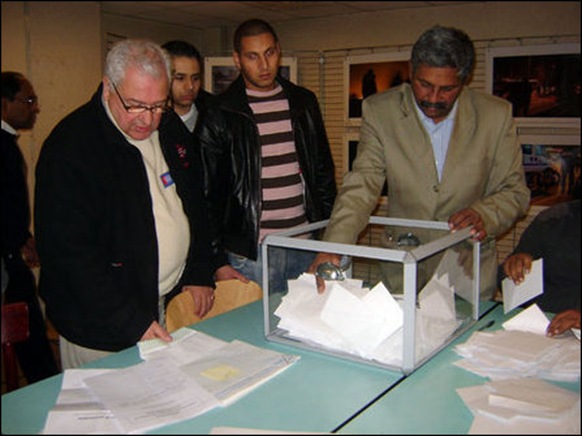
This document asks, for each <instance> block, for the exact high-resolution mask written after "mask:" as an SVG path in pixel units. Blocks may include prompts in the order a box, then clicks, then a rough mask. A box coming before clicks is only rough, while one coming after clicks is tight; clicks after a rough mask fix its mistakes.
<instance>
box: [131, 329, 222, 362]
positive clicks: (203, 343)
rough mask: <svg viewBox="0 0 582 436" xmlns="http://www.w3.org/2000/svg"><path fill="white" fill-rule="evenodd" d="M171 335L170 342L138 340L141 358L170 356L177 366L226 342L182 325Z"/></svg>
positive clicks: (201, 355) (200, 356) (211, 351)
mask: <svg viewBox="0 0 582 436" xmlns="http://www.w3.org/2000/svg"><path fill="white" fill-rule="evenodd" d="M171 335H172V338H173V339H174V340H173V341H172V342H164V341H162V340H161V339H150V340H147V341H140V342H138V344H137V346H138V348H139V355H140V357H141V358H142V359H143V360H150V359H155V358H157V357H160V356H171V357H172V360H173V361H174V362H175V363H176V365H178V366H179V365H183V364H186V363H189V362H192V361H193V360H196V359H200V358H202V357H204V356H207V355H210V354H212V353H214V352H215V351H216V350H218V349H219V348H221V347H224V346H225V345H227V344H228V342H226V341H223V340H221V339H218V338H215V337H214V336H210V335H207V334H206V333H203V332H199V331H197V330H194V329H191V328H188V327H182V328H180V329H178V330H176V331H174V332H172V333H171Z"/></svg>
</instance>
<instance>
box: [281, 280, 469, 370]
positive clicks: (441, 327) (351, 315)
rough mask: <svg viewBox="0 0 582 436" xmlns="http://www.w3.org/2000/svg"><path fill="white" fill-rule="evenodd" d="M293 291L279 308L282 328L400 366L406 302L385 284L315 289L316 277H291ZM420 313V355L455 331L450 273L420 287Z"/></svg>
mask: <svg viewBox="0 0 582 436" xmlns="http://www.w3.org/2000/svg"><path fill="white" fill-rule="evenodd" d="M288 288H289V292H288V294H287V295H285V296H284V297H283V299H282V301H281V304H280V305H279V307H278V308H277V310H276V311H275V315H277V316H278V317H279V318H280V321H279V323H278V325H277V327H278V328H280V329H283V330H285V331H287V332H288V334H287V335H288V336H289V337H292V338H294V339H297V340H300V341H303V342H304V343H306V344H310V345H313V346H315V347H319V348H324V349H328V350H333V351H340V352H344V353H348V354H352V355H356V356H359V357H362V358H364V359H369V360H376V361H378V362H381V363H385V364H389V365H401V364H402V326H403V321H404V314H403V310H402V300H401V299H399V300H397V299H395V298H394V297H393V296H392V295H391V294H390V292H389V291H388V290H387V289H386V287H385V286H384V285H383V284H382V282H380V283H378V284H377V285H376V286H375V287H374V288H372V289H371V290H370V289H367V288H362V282H361V280H353V279H346V280H344V281H328V282H327V283H326V290H325V292H324V293H323V294H318V293H317V292H316V290H315V289H316V285H315V277H314V276H313V275H311V274H303V275H301V276H300V277H299V278H298V279H296V280H289V282H288ZM415 317H416V356H418V357H419V358H421V357H423V356H425V355H427V354H428V353H430V352H431V351H433V350H435V349H436V348H437V347H438V346H440V345H442V344H443V342H444V341H445V340H446V339H447V338H449V337H450V335H451V334H452V333H453V332H454V331H455V330H456V328H457V327H458V324H459V322H458V321H457V320H456V315H455V305H454V292H453V289H452V288H451V287H450V286H449V285H448V276H446V275H444V276H443V277H441V278H436V277H433V279H432V280H431V281H430V282H429V283H428V284H427V285H426V287H425V288H424V289H423V290H422V292H421V293H420V295H419V299H418V308H417V309H416V312H415Z"/></svg>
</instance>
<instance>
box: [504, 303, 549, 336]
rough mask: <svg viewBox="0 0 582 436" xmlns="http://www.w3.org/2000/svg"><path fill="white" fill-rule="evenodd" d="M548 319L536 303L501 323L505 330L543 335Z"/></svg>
mask: <svg viewBox="0 0 582 436" xmlns="http://www.w3.org/2000/svg"><path fill="white" fill-rule="evenodd" d="M549 324H550V320H549V319H548V317H547V316H546V314H545V313H544V312H542V310H541V309H540V308H539V306H538V305H537V304H532V305H531V306H529V307H528V308H527V309H524V310H522V311H521V312H519V313H518V314H517V315H515V316H514V317H512V318H510V319H508V320H507V321H505V322H504V323H503V328H504V329H505V330H518V331H521V332H530V333H535V334H538V335H545V334H546V330H547V328H548V325H549Z"/></svg>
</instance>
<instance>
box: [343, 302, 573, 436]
mask: <svg viewBox="0 0 582 436" xmlns="http://www.w3.org/2000/svg"><path fill="white" fill-rule="evenodd" d="M515 314H516V312H515V311H512V312H509V313H508V314H507V315H504V314H503V305H499V306H497V307H495V308H494V309H493V310H492V311H491V312H490V313H487V314H486V315H485V316H483V317H482V318H481V319H480V320H479V321H478V322H477V324H476V325H475V326H473V328H472V329H470V330H468V331H467V332H465V333H464V334H463V335H461V336H459V337H458V338H457V339H456V340H455V341H454V342H452V343H451V344H449V346H448V347H446V348H445V349H444V350H442V351H441V352H440V353H438V354H437V355H436V356H434V357H433V358H432V359H431V360H430V361H428V362H427V363H425V364H424V365H423V366H421V367H420V368H419V369H417V370H416V371H415V372H413V373H412V374H410V375H409V376H408V377H406V378H403V379H402V380H401V381H400V382H399V383H397V384H395V385H394V386H393V387H392V388H391V389H390V390H389V392H388V393H387V394H386V395H384V396H382V398H380V399H378V401H376V402H374V404H372V405H370V407H368V408H367V409H366V410H365V411H362V413H360V414H358V415H356V416H354V417H352V419H351V420H350V421H349V422H348V423H346V424H345V425H344V426H342V427H341V428H340V429H338V432H337V433H339V434H466V433H467V432H468V431H469V429H470V427H471V424H472V422H473V415H472V413H471V411H470V410H469V409H468V408H467V406H466V405H465V403H464V402H463V400H462V399H461V397H460V396H459V395H457V393H456V391H455V390H456V389H457V388H461V387H466V386H474V385H481V384H483V383H485V382H486V381H487V380H488V378H484V377H481V376H478V375H476V374H474V373H472V372H470V371H467V370H464V369H462V368H459V367H457V366H455V365H453V362H454V361H455V360H459V359H461V356H459V355H458V354H457V353H456V352H455V351H454V346H455V345H456V344H460V343H464V342H466V341H467V339H469V337H470V336H471V334H472V333H473V332H474V331H475V330H477V329H483V330H485V331H487V330H496V329H499V328H501V324H502V323H503V322H504V321H505V320H506V319H508V318H511V317H513V316H514V315H515ZM491 321H493V322H494V323H493V325H490V322H491ZM556 384H557V385H559V386H561V387H564V388H567V389H570V390H572V391H575V392H578V393H579V392H580V379H578V381H577V382H573V383H564V382H561V383H556Z"/></svg>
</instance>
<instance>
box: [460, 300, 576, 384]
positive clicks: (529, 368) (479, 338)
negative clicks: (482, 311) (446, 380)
mask: <svg viewBox="0 0 582 436" xmlns="http://www.w3.org/2000/svg"><path fill="white" fill-rule="evenodd" d="M548 323H549V321H548V319H547V317H546V316H545V315H544V314H543V312H541V310H540V309H539V307H538V306H537V305H533V306H530V307H529V308H528V309H526V310H524V311H523V312H520V313H519V314H518V315H516V316H515V317H513V318H511V319H510V320H509V321H507V322H506V323H505V324H504V325H503V327H504V329H503V330H498V331H494V332H482V331H477V332H475V333H473V335H472V336H471V337H470V338H469V340H467V342H465V343H464V344H460V345H457V346H456V347H455V351H456V352H457V353H458V354H460V355H461V356H463V359H461V360H458V361H456V362H455V365H457V366H459V367H461V368H464V369H466V370H468V371H472V372H474V373H476V374H479V375H481V376H483V377H490V378H491V379H503V378H513V377H516V376H524V377H536V378H544V379H548V380H562V381H575V380H578V379H579V378H580V341H579V340H577V339H576V338H575V337H574V335H572V334H566V335H565V336H564V337H559V338H550V337H547V336H546V335H545V331H546V327H547V325H548Z"/></svg>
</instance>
